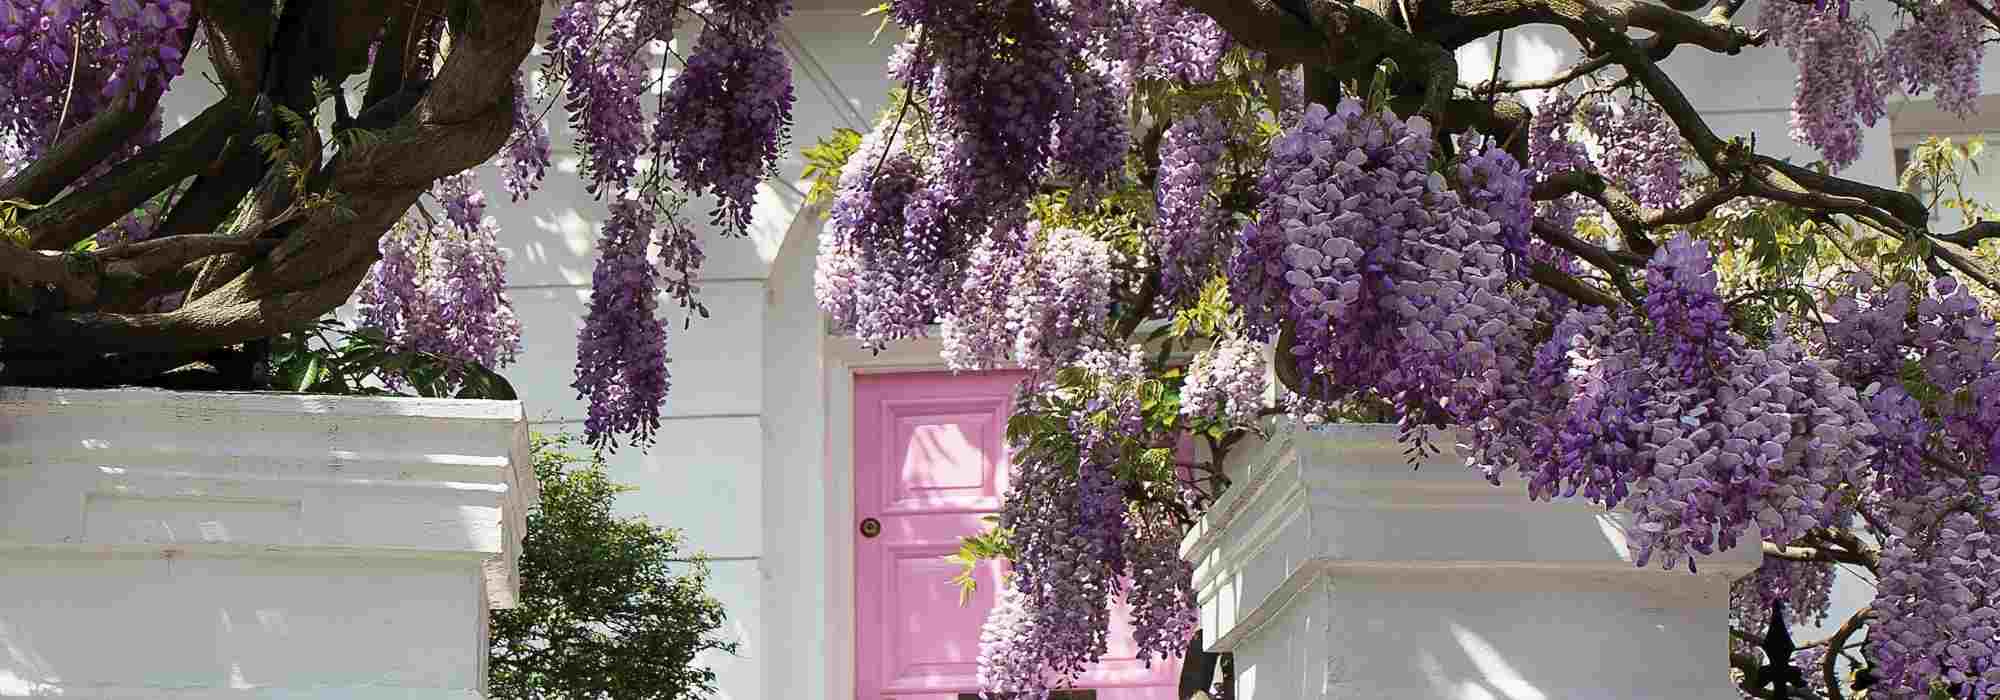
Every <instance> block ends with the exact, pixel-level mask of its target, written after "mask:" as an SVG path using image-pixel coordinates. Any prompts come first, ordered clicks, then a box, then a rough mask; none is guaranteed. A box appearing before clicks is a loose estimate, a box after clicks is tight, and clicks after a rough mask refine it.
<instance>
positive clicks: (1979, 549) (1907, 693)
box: [1868, 475, 2000, 700]
mask: <svg viewBox="0 0 2000 700" xmlns="http://www.w3.org/2000/svg"><path fill="white" fill-rule="evenodd" d="M1892 508H1893V510H1892V512H1891V513H1890V518H1891V522H1890V524H1889V525H1888V527H1889V534H1890V539H1889V541H1888V542H1887V543H1885V545H1884V547H1883V550H1882V562H1881V566H1880V576H1879V578H1878V580H1877V583H1876V589H1875V601H1874V603H1873V605H1872V606H1871V607H1873V608H1874V610H1875V619H1874V622H1873V623H1872V624H1871V625H1870V627H1869V630H1868V642H1869V658H1870V659H1871V660H1872V661H1874V662H1875V665H1876V675H1877V677H1878V678H1879V679H1880V680H1881V688H1879V689H1878V690H1877V691H1874V693H1880V694H1881V695H1883V696H1884V697H1888V698H1892V699H1894V700H1906V699H1907V700H1921V699H1922V698H1926V697H1930V695H1929V690H1930V683H1931V681H1932V680H1933V679H1936V680H1942V681H1944V682H1946V683H1950V684H1955V685H1957V686H1959V687H1960V688H1961V692H1962V693H1963V695H1961V697H1991V696H1993V695H1994V694H1996V693H2000V577H1996V576H1994V572H1995V571H2000V476H1994V475H1988V476H1984V477H1980V478H1979V479H1977V480H1976V481H1968V480H1966V479H1959V478H1952V479H1939V480H1936V481H1933V482H1932V487H1931V488H1930V489H1928V490H1927V492H1926V493H1924V494H1922V495H1921V496H1920V497H1919V498H1915V499H1911V500H1908V501H1901V502H1898V503H1896V504H1894V505H1893V506H1892ZM1874 693H1871V697H1872V696H1873V694H1874Z"/></svg>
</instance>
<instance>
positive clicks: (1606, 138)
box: [1584, 100, 1686, 209]
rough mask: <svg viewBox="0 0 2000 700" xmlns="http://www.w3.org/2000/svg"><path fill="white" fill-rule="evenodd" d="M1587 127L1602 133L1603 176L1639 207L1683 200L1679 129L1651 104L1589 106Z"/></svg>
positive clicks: (1663, 205) (1599, 103) (1599, 136)
mask: <svg viewBox="0 0 2000 700" xmlns="http://www.w3.org/2000/svg"><path fill="white" fill-rule="evenodd" d="M1584 123H1585V125H1586V126H1588V127H1589V128H1590V130H1591V132H1592V133H1595V134H1596V135H1597V143H1598V145H1599V146H1600V147H1601V148H1602V150H1603V152H1602V153H1600V154H1599V155H1598V161H1597V162H1598V164H1599V165H1600V166H1601V167H1602V169H1603V171H1604V175H1605V176H1606V177H1609V178H1611V179H1612V180H1613V181H1614V182H1617V183H1618V184H1619V185H1620V186H1622V187H1624V188H1625V191H1626V193H1627V194H1630V195H1632V198H1633V199H1636V200H1638V201H1639V203H1640V204H1643V205H1645V206H1649V207H1655V208H1660V209H1666V208H1670V207H1673V206H1676V205H1679V204H1680V201H1681V165H1682V163H1683V162H1684V161H1685V160H1686V158H1685V157H1684V156H1682V155H1681V137H1680V128H1679V127H1676V126H1674V123H1673V122H1672V121H1669V120H1668V119H1667V113H1666V112H1665V111H1662V110H1661V109H1660V108H1659V107H1656V106H1654V105H1653V104H1652V103H1651V102H1646V101H1643V100H1631V101H1627V102H1625V103H1624V104H1623V105H1620V106H1619V107H1618V108H1616V109H1614V108H1613V106H1612V105H1611V104H1610V102H1609V101H1608V100H1599V101H1597V102H1596V103H1595V104H1592V105H1589V106H1588V107H1587V108H1586V111H1585V112H1584Z"/></svg>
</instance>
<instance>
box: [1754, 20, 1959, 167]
mask: <svg viewBox="0 0 2000 700" xmlns="http://www.w3.org/2000/svg"><path fill="white" fill-rule="evenodd" d="M1758 22H1759V25H1760V26H1761V27H1762V28H1763V29H1765V30H1767V31H1769V32H1770V33H1771V41H1772V42H1773V43H1774V44H1776V45H1778V46H1783V47H1785V53H1786V54H1788V55H1789V56H1791V59H1792V63H1793V64H1796V65H1797V66H1798V67H1799V77H1798V80H1797V82H1796V83H1795V86H1794V89H1793V92H1792V127H1791V135H1792V140H1794V141H1798V142H1799V143H1803V144H1806V145H1808V146H1812V147H1814V148H1817V149H1819V152H1820V154H1821V155H1823V156H1825V158H1826V160H1827V162H1828V163H1830V164H1832V165H1833V166H1834V167H1836V168H1842V167H1846V166H1847V165H1849V164H1851V163H1853V162H1854V160H1855V159H1856V158H1859V157H1860V155H1861V126H1862V125H1864V124H1865V125H1869V126H1873V125H1874V124H1875V122H1876V121H1877V120H1880V119H1881V118H1882V117H1883V116H1884V115H1886V114H1887V113H1888V106H1887V102H1886V99H1885V98H1886V96H1887V86H1886V85H1885V84H1884V83H1885V82H1886V80H1887V76H1886V74H1885V71H1884V70H1883V67H1882V65H1881V61H1880V60H1879V59H1878V58H1877V57H1876V55H1875V54H1876V51H1875V49H1874V48H1873V47H1874V46H1875V45H1876V44H1875V41H1874V37H1873V36H1872V35H1871V34H1870V33H1869V31H1868V18H1867V16H1866V15H1863V16H1860V17H1849V16H1848V15H1847V13H1846V12H1842V11H1841V10H1840V9H1839V8H1837V7H1834V6H1833V5H1832V4H1831V3H1826V4H1819V5H1815V4H1814V3H1792V2H1767V3H1764V4H1763V10H1762V11H1761V12H1760V13H1759V15H1758ZM1975 65H1977V64H1975ZM1974 70H1977V69H1974Z"/></svg>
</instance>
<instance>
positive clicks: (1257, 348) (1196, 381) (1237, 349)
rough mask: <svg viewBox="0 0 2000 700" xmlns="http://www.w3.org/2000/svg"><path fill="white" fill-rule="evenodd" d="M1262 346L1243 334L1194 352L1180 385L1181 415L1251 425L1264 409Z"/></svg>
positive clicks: (1265, 384)
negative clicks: (1241, 336)
mask: <svg viewBox="0 0 2000 700" xmlns="http://www.w3.org/2000/svg"><path fill="white" fill-rule="evenodd" d="M1264 375H1265V369H1264V348H1263V346H1262V345H1260V344H1258V343H1255V342H1251V341H1250V340H1248V339H1244V338H1226V339H1223V340H1221V341H1218V342H1217V343H1216V344H1215V347H1212V348H1209V349H1207V350H1203V351H1201V352H1200V353H1199V354H1196V355H1195V356H1194V363H1193V364H1191V365H1189V366H1188V373H1187V383H1186V384H1185V385H1183V386H1182V387H1181V415H1184V416H1187V417H1189V418H1209V417H1215V418H1220V419H1221V420H1222V421H1223V422H1224V423H1227V424H1229V425H1233V426H1235V425H1252V424H1254V423H1256V421H1257V418H1258V413H1259V412H1261V411H1263V410H1264V391H1265V389H1266V388H1268V385H1267V382H1266V380H1265V376H1264Z"/></svg>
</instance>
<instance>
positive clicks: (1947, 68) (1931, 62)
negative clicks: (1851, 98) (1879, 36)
mask: <svg viewBox="0 0 2000 700" xmlns="http://www.w3.org/2000/svg"><path fill="white" fill-rule="evenodd" d="M1913 7H1916V8H1919V10H1918V14H1917V15H1916V16H1914V17H1912V18H1910V19H1909V20H1908V21H1907V22H1906V23H1905V24H1904V25H1903V26H1901V27H1899V28H1897V29H1896V31H1895V32H1893V33H1891V34H1890V35H1889V36H1888V38H1886V39H1883V40H1882V49H1883V50H1882V67H1883V69H1884V72H1885V73H1886V74H1887V75H1888V77H1889V78H1890V79H1892V80H1895V81H1897V82H1899V83H1900V84H1901V87H1902V88H1903V89H1904V90H1905V91H1908V92H1909V93H1910V94H1917V93H1918V92H1923V91H1929V92H1930V93H1931V96H1932V97H1933V98H1935V99H1936V100H1937V103H1938V106H1940V107H1943V108H1945V109H1948V110H1951V111H1952V112H1955V113H1957V114H1958V115H1959V116H1960V117H1970V116H1972V112H1973V111H1974V110H1975V109H1977V108H1978V99H1979V73H1980V62H1981V61H1982V60H1983V59H1984V58H1985V57H1986V35H1987V32H1988V31H1991V30H1992V27H1991V26H1990V25H1988V24H1987V23H1986V20H1985V19H1984V18H1982V17H1980V16H1979V11H1978V10H1976V9H1974V8H1973V6H1972V3H1970V2H1946V1H1939V0H1931V1H1929V2H1919V3H1915V4H1914V5H1913Z"/></svg>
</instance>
